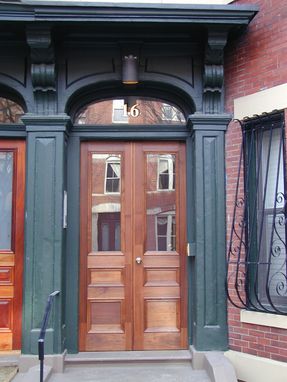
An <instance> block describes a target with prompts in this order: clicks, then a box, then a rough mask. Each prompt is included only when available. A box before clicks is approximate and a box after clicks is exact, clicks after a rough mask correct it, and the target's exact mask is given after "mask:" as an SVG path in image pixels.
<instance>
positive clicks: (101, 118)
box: [74, 96, 186, 125]
mask: <svg viewBox="0 0 287 382" xmlns="http://www.w3.org/2000/svg"><path fill="white" fill-rule="evenodd" d="M74 123H75V124H79V125H111V124H112V125H113V124H130V125H135V124H137V125H139V124H140V125H178V124H180V125H181V124H185V123H186V119H185V116H184V114H183V112H182V111H181V110H180V109H179V108H178V107H177V106H175V105H172V104H170V103H167V102H165V101H163V100H160V99H155V98H143V97H136V96H128V97H117V98H113V99H107V100H102V101H96V102H93V103H90V104H88V105H86V106H84V107H82V108H81V109H80V110H79V111H78V112H77V113H76V114H75V119H74Z"/></svg>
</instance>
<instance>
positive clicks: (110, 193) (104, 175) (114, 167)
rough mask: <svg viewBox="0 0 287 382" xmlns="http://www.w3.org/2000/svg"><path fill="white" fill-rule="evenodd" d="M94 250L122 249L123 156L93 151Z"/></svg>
mask: <svg viewBox="0 0 287 382" xmlns="http://www.w3.org/2000/svg"><path fill="white" fill-rule="evenodd" d="M91 208H92V211H91V212H92V251H93V252H97V251H119V250H120V249H121V238H120V227H121V155H118V154H95V153H94V154H92V206H91Z"/></svg>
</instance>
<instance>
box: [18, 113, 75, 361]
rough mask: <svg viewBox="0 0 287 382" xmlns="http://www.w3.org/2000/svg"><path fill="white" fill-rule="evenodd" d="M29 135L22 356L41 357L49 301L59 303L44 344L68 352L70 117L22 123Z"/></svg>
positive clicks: (33, 118)
mask: <svg viewBox="0 0 287 382" xmlns="http://www.w3.org/2000/svg"><path fill="white" fill-rule="evenodd" d="M22 120H23V122H24V123H25V125H26V131H27V166H26V167H27V176H26V179H27V184H26V214H25V263H24V266H25V273H24V275H25V276H24V303H23V307H24V310H23V336H22V337H23V338H22V341H23V342H22V352H23V353H25V354H37V351H38V344H37V340H38V336H39V331H40V326H41V321H42V318H43V314H44V310H45V305H46V302H47V299H48V296H49V294H50V293H51V292H53V291H54V290H59V291H60V292H61V293H60V295H59V296H57V297H56V298H55V301H54V307H53V310H52V312H51V316H50V320H49V324H48V330H47V334H46V341H45V351H46V353H47V354H53V353H62V351H63V349H64V346H65V344H64V342H65V333H64V328H65V325H64V323H65V322H64V317H63V311H64V307H63V306H62V305H63V302H64V296H65V291H64V277H63V275H64V264H65V259H64V253H65V241H66V240H65V235H66V233H65V229H64V227H63V198H64V197H63V195H64V190H65V189H66V160H65V157H66V144H65V140H66V126H67V123H68V121H69V118H68V117H67V116H66V115H55V116H38V115H29V114H26V115H25V116H24V117H23V118H22Z"/></svg>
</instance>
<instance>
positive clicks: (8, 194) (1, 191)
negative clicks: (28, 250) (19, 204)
mask: <svg viewBox="0 0 287 382" xmlns="http://www.w3.org/2000/svg"><path fill="white" fill-rule="evenodd" d="M12 189H13V153H12V152H0V250H11V242H12V240H11V236H12Z"/></svg>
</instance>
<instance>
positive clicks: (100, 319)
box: [88, 301, 124, 333]
mask: <svg viewBox="0 0 287 382" xmlns="http://www.w3.org/2000/svg"><path fill="white" fill-rule="evenodd" d="M88 317H89V320H88V322H89V333H123V332H124V327H123V317H122V301H89V303H88Z"/></svg>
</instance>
